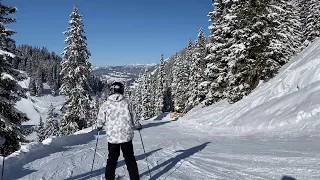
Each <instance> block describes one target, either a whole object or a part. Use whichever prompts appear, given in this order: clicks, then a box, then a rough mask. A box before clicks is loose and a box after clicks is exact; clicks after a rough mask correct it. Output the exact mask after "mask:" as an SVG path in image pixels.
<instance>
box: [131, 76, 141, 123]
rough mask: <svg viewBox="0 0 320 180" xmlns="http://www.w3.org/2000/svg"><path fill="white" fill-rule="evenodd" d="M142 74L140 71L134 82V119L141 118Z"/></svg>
mask: <svg viewBox="0 0 320 180" xmlns="http://www.w3.org/2000/svg"><path fill="white" fill-rule="evenodd" d="M142 79H143V75H142V74H141V73H140V74H139V78H138V79H137V81H136V83H135V84H134V99H133V101H134V107H133V108H134V112H135V116H136V119H142V93H143V81H142Z"/></svg>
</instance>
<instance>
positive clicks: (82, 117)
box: [60, 6, 91, 135]
mask: <svg viewBox="0 0 320 180" xmlns="http://www.w3.org/2000/svg"><path fill="white" fill-rule="evenodd" d="M70 16H71V20H70V21H69V24H70V27H69V28H68V31H66V32H64V34H65V35H66V36H67V38H66V40H65V41H64V42H65V44H67V45H68V46H67V47H66V48H65V49H64V52H63V53H62V55H63V59H64V61H62V62H61V68H62V70H61V72H60V74H61V76H62V85H61V87H60V93H61V94H64V95H66V101H65V103H64V105H63V107H62V109H61V111H62V113H63V117H62V120H61V133H62V135H69V134H72V133H74V132H76V131H77V130H79V129H82V128H85V127H86V126H87V125H86V120H87V119H89V118H90V117H87V115H88V114H89V113H87V112H88V111H89V110H90V109H89V108H88V107H90V101H91V96H90V92H91V87H90V83H89V82H88V79H89V76H90V73H91V64H90V62H89V61H88V59H89V56H90V55H91V54H90V52H89V50H88V48H87V43H86V40H87V38H86V36H84V35H83V33H85V31H84V28H83V23H82V19H81V18H82V15H80V14H79V13H78V8H77V7H76V6H74V8H73V11H72V13H71V15H70Z"/></svg>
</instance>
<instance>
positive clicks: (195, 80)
mask: <svg viewBox="0 0 320 180" xmlns="http://www.w3.org/2000/svg"><path fill="white" fill-rule="evenodd" d="M205 42H206V39H205V35H204V32H203V28H200V30H199V33H198V38H197V41H196V43H195V45H194V48H193V53H192V62H191V64H190V71H191V72H192V74H191V75H190V83H189V98H188V101H187V104H186V110H187V111H189V110H190V109H191V108H193V107H195V106H196V105H198V104H199V103H200V102H202V101H203V100H205V97H206V94H207V92H206V91H207V90H206V89H207V87H206V85H204V84H203V83H204V82H205V81H206V79H207V78H206V75H205V73H204V71H205V67H206V61H205V57H206V52H207V50H206V44H205Z"/></svg>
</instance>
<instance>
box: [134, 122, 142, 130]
mask: <svg viewBox="0 0 320 180" xmlns="http://www.w3.org/2000/svg"><path fill="white" fill-rule="evenodd" d="M135 128H136V130H138V131H140V130H141V129H142V126H141V124H140V123H139V122H137V124H136V127H135Z"/></svg>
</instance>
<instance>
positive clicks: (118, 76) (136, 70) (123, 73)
mask: <svg viewBox="0 0 320 180" xmlns="http://www.w3.org/2000/svg"><path fill="white" fill-rule="evenodd" d="M156 67H157V64H129V65H123V66H107V67H93V73H94V74H95V75H96V76H98V77H100V78H101V80H103V81H114V80H117V81H130V82H133V81H134V80H135V79H137V78H138V77H139V74H142V73H144V72H145V70H146V69H148V70H154V69H155V68H156Z"/></svg>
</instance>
